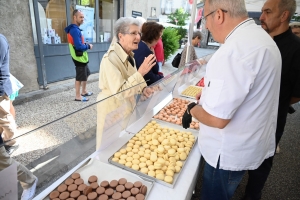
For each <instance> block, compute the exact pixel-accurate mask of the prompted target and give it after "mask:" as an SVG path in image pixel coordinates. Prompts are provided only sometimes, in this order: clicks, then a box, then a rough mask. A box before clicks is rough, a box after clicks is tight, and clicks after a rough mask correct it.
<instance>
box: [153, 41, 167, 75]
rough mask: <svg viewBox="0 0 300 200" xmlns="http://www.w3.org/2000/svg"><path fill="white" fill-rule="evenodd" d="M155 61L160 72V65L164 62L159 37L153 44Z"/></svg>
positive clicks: (161, 43)
mask: <svg viewBox="0 0 300 200" xmlns="http://www.w3.org/2000/svg"><path fill="white" fill-rule="evenodd" d="M153 49H154V53H155V57H156V61H157V64H158V72H162V66H163V65H164V64H165V55H164V44H163V41H162V38H161V37H160V38H159V40H158V42H157V44H156V45H154V46H153Z"/></svg>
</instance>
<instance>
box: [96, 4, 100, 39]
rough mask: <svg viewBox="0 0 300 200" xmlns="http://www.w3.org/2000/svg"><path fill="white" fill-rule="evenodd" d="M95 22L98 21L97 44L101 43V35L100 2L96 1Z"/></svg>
mask: <svg viewBox="0 0 300 200" xmlns="http://www.w3.org/2000/svg"><path fill="white" fill-rule="evenodd" d="M95 21H96V42H100V34H99V27H100V24H99V1H98V0H96V1H95Z"/></svg>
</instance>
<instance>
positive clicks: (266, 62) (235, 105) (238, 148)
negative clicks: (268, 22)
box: [182, 0, 281, 200]
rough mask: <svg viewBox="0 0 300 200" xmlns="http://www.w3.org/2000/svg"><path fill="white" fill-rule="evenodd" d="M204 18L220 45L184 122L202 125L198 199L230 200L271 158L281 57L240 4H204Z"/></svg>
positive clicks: (217, 0) (225, 0) (212, 0)
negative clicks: (248, 175)
mask: <svg viewBox="0 0 300 200" xmlns="http://www.w3.org/2000/svg"><path fill="white" fill-rule="evenodd" d="M202 20H204V23H205V24H206V28H207V29H208V30H209V31H210V32H211V34H212V36H213V38H214V40H215V41H217V42H219V43H221V44H222V46H221V47H220V48H219V49H218V50H217V51H216V53H215V54H214V55H213V56H212V58H211V59H210V60H209V62H208V64H207V71H206V76H205V88H204V89H203V92H202V95H201V98H200V94H199V95H198V97H199V98H200V102H199V105H196V104H193V103H192V104H190V105H188V108H187V111H186V112H185V114H184V117H183V120H182V124H183V127H185V128H186V127H188V126H189V123H190V122H191V117H192V116H193V117H195V118H196V119H198V120H199V121H200V131H199V136H198V145H199V148H200V151H201V154H202V156H203V157H204V159H205V161H206V164H205V167H204V175H203V184H202V191H201V199H203V200H210V199H211V200H215V199H222V200H227V199H228V200H229V199H231V197H232V196H233V194H234V192H235V190H236V188H237V186H238V184H239V183H240V181H241V179H242V177H243V176H244V174H245V172H246V170H250V169H256V168H258V167H259V166H260V164H261V163H262V162H263V161H264V160H265V159H266V158H269V157H270V156H273V155H274V149H275V135H274V132H275V129H276V119H277V107H278V96H279V85H280V72H281V70H280V69H281V58H280V52H279V50H278V48H277V46H276V44H275V42H274V41H273V40H272V38H270V36H269V35H268V34H267V33H266V32H265V31H264V30H263V29H262V28H261V27H259V26H258V25H256V24H255V22H254V20H253V19H251V18H249V17H248V12H247V10H246V6H245V2H244V0H235V1H232V0H206V1H205V6H204V17H203V18H202ZM249 33H251V34H249Z"/></svg>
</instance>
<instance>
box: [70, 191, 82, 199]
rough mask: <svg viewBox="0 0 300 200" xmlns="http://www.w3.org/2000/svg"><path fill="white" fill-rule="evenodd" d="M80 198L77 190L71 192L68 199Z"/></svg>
mask: <svg viewBox="0 0 300 200" xmlns="http://www.w3.org/2000/svg"><path fill="white" fill-rule="evenodd" d="M79 196H80V192H79V191H78V190H75V191H73V192H71V194H70V197H71V198H77V197H79Z"/></svg>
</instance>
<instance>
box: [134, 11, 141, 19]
mask: <svg viewBox="0 0 300 200" xmlns="http://www.w3.org/2000/svg"><path fill="white" fill-rule="evenodd" d="M132 17H134V18H136V17H142V12H138V11H134V10H133V11H132Z"/></svg>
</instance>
